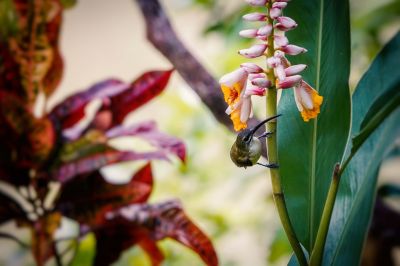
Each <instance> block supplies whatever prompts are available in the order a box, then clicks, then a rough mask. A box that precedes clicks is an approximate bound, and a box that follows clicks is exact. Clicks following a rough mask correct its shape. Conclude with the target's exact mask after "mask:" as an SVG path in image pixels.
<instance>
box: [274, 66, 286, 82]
mask: <svg viewBox="0 0 400 266" xmlns="http://www.w3.org/2000/svg"><path fill="white" fill-rule="evenodd" d="M274 74H275V76H276V77H277V78H278V79H279V80H280V81H283V80H284V79H285V78H286V73H285V68H284V67H283V65H282V64H279V65H277V66H276V67H275V68H274Z"/></svg>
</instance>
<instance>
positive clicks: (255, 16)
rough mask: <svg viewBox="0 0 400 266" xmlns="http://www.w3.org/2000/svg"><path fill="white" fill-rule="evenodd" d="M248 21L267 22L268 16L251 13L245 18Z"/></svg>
mask: <svg viewBox="0 0 400 266" xmlns="http://www.w3.org/2000/svg"><path fill="white" fill-rule="evenodd" d="M243 19H244V20H246V21H265V20H267V15H266V14H263V13H257V12H255V13H250V14H246V15H244V16H243Z"/></svg>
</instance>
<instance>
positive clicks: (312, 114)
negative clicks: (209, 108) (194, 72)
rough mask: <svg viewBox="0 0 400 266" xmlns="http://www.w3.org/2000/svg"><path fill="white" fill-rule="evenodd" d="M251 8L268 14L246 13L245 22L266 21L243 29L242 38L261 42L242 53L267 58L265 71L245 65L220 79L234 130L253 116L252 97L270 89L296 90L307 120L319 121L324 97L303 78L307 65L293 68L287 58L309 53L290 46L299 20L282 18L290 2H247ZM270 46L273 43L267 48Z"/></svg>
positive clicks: (298, 104) (279, 0) (297, 98)
mask: <svg viewBox="0 0 400 266" xmlns="http://www.w3.org/2000/svg"><path fill="white" fill-rule="evenodd" d="M246 2H247V3H248V4H250V5H252V6H260V7H262V6H263V7H266V10H265V12H253V13H249V14H245V15H244V16H243V20H245V21H254V22H263V23H264V24H263V25H262V26H261V27H260V28H258V29H244V30H241V31H240V32H239V35H240V36H242V37H244V38H254V39H256V40H257V39H258V40H259V41H260V42H261V43H257V44H254V45H253V46H251V47H249V48H245V49H241V50H239V52H238V53H239V54H240V55H242V56H244V57H246V58H257V57H260V56H267V58H266V61H267V67H266V69H264V68H262V67H261V66H258V65H256V64H254V63H248V62H246V63H243V64H241V65H240V68H239V69H237V70H235V71H233V72H231V73H229V74H227V75H225V76H223V77H222V78H221V80H220V84H221V89H222V92H223V94H224V99H225V101H226V102H227V104H228V105H229V107H228V109H227V113H228V114H229V115H230V116H231V119H232V121H233V124H234V128H235V130H242V129H244V128H246V127H247V124H246V122H247V120H248V118H249V116H250V113H251V110H252V108H251V96H254V95H256V96H265V95H267V93H268V90H276V89H289V88H293V89H294V91H295V100H296V104H297V107H298V109H299V111H300V112H301V117H302V118H303V119H304V121H309V120H310V119H312V118H316V117H317V115H318V113H319V110H320V105H321V104H322V101H323V98H322V96H320V95H318V92H317V91H316V90H314V89H313V88H312V87H311V86H310V85H309V84H308V83H307V82H305V81H304V80H303V78H302V76H301V75H300V73H301V72H303V71H304V70H305V69H306V68H307V65H305V64H297V65H293V66H292V65H291V63H290V61H289V60H288V59H287V55H291V56H295V55H299V54H302V53H305V52H307V49H306V48H303V47H300V46H297V45H294V44H291V43H290V42H289V40H288V38H287V37H286V36H285V33H286V32H287V31H290V30H293V29H295V28H296V27H297V23H296V21H294V20H293V19H292V18H290V17H287V16H283V15H282V12H283V9H285V8H286V7H287V6H289V5H290V3H289V2H290V0H274V1H271V0H246ZM268 44H272V45H271V46H268Z"/></svg>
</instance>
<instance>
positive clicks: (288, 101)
mask: <svg viewBox="0 0 400 266" xmlns="http://www.w3.org/2000/svg"><path fill="white" fill-rule="evenodd" d="M300 10H301V11H300ZM286 11H287V12H286ZM299 11H300V12H299ZM285 16H289V17H291V18H293V19H294V20H296V22H297V23H298V28H297V29H295V30H293V31H290V32H289V33H288V38H289V40H290V41H291V43H293V44H296V45H300V46H303V47H305V48H306V49H308V53H306V54H303V55H299V56H296V57H293V60H292V58H289V60H290V61H291V62H292V64H297V63H305V64H307V65H308V66H309V68H308V69H307V70H306V71H305V72H304V74H303V78H304V80H305V81H307V82H308V83H309V84H310V85H311V86H313V87H314V88H315V89H316V90H317V91H319V94H320V95H322V96H323V97H324V102H323V104H322V106H321V113H320V114H319V116H318V118H317V119H314V120H311V121H310V122H304V121H303V120H302V118H301V116H300V113H299V111H298V110H297V107H296V104H295V101H294V96H293V91H292V90H284V91H283V93H282V98H281V101H280V103H279V113H281V114H283V116H282V119H280V120H279V123H278V130H279V133H278V149H279V163H280V166H281V168H280V170H281V175H282V184H283V189H284V193H285V196H286V199H287V205H288V211H289V215H290V218H291V220H292V222H293V225H294V228H295V231H296V233H297V235H298V238H299V239H300V241H301V243H302V244H303V246H304V247H305V248H306V249H307V250H308V251H310V250H311V249H312V247H313V245H314V241H315V237H316V234H317V230H318V225H319V221H320V218H321V214H322V210H323V205H324V202H325V198H326V194H327V191H328V187H329V184H330V181H331V175H332V169H333V167H334V165H335V163H336V162H339V161H340V160H341V158H342V155H343V152H344V149H345V145H346V140H347V138H348V133H349V126H350V93H349V87H348V77H349V67H350V31H349V8H348V1H346V0H338V1H333V0H322V1H321V0H307V1H291V2H290V4H289V5H288V7H287V9H285Z"/></svg>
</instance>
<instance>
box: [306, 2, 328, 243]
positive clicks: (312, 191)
mask: <svg viewBox="0 0 400 266" xmlns="http://www.w3.org/2000/svg"><path fill="white" fill-rule="evenodd" d="M324 2H325V1H324V0H322V1H321V5H320V9H319V24H318V38H317V49H316V52H317V71H316V79H315V89H316V90H317V91H318V92H319V89H320V75H321V73H320V71H321V57H322V56H321V54H322V49H321V47H322V29H323V18H324ZM317 132H318V118H315V119H314V121H313V134H312V143H311V145H312V147H311V150H312V154H311V165H310V168H311V182H310V202H311V203H310V205H311V206H310V211H309V233H310V239H309V241H310V243H309V250H312V248H313V246H314V216H315V180H316V179H315V177H316V157H317Z"/></svg>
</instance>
